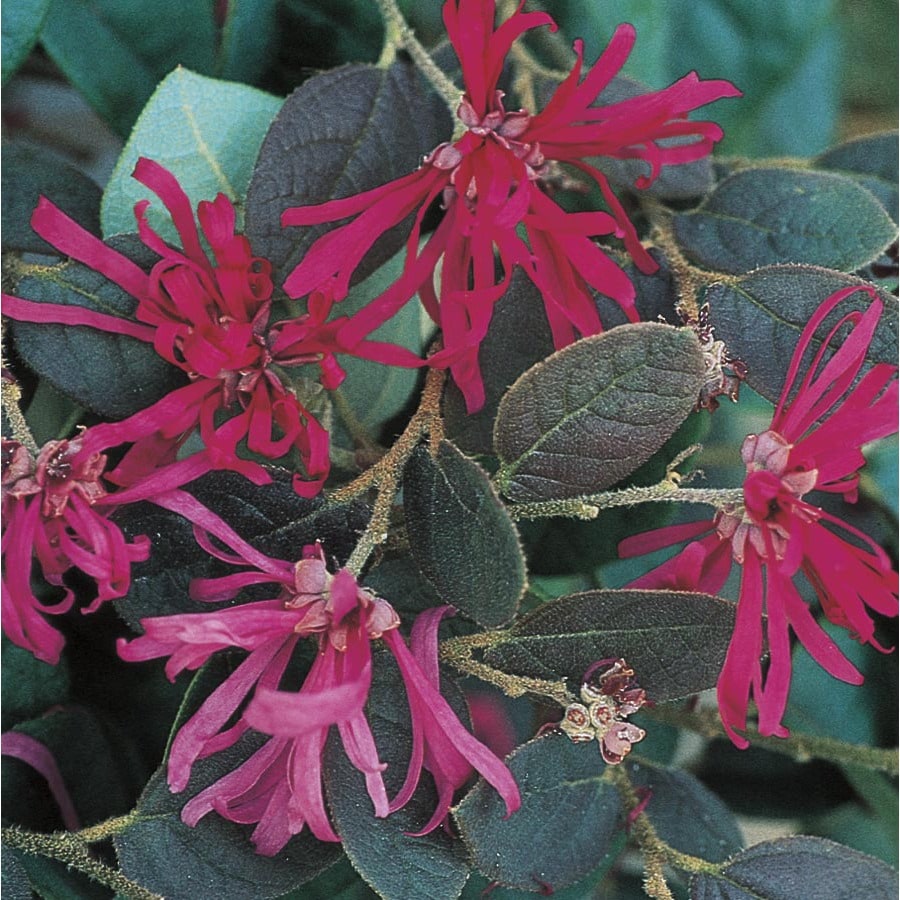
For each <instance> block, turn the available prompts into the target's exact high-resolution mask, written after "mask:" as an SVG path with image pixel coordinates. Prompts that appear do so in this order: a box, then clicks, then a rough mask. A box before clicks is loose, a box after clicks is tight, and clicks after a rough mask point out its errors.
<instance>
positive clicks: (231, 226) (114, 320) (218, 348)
mask: <svg viewBox="0 0 900 900" xmlns="http://www.w3.org/2000/svg"><path fill="white" fill-rule="evenodd" d="M134 177H135V178H136V179H137V180H138V181H140V182H141V183H142V184H145V185H147V187H149V188H150V189H151V190H153V191H154V192H155V193H156V194H157V195H158V196H159V197H160V199H161V200H162V201H163V204H164V205H165V207H166V209H167V210H168V211H169V213H170V215H171V217H172V221H173V223H174V225H175V227H176V229H177V230H178V234H179V236H180V238H181V244H182V246H181V248H180V249H178V248H174V247H170V246H169V245H168V244H166V243H165V242H164V241H163V240H162V239H161V238H160V237H159V235H157V234H156V233H155V232H154V231H153V229H152V228H151V227H150V225H149V224H148V223H147V217H146V213H147V207H148V206H149V204H150V201H149V200H142V201H141V202H140V203H137V204H136V205H135V217H136V219H137V225H138V231H139V233H140V237H141V240H142V241H143V242H144V244H146V246H147V247H149V248H150V249H151V250H153V251H154V252H156V253H157V254H159V256H160V260H159V262H157V263H156V264H155V265H154V266H153V268H152V269H151V271H150V272H149V274H148V273H146V272H144V271H143V269H141V268H139V267H138V266H137V265H136V264H135V263H133V262H132V261H131V260H129V259H128V258H126V257H125V256H123V255H121V254H120V253H118V252H116V251H115V250H113V249H112V248H110V247H108V246H107V245H106V244H104V243H103V242H102V241H100V240H99V239H97V238H96V237H94V236H93V235H92V234H90V233H89V232H87V231H85V230H84V229H83V228H81V226H80V225H78V224H77V223H76V222H74V221H72V220H71V219H70V218H69V217H68V216H67V215H66V214H65V213H63V212H62V211H61V210H60V209H59V208H58V207H56V206H54V205H53V204H52V203H51V202H50V201H49V200H47V199H45V198H41V201H40V203H39V204H38V207H37V209H36V210H35V212H34V215H33V216H32V227H33V228H34V230H35V231H36V232H37V233H38V234H39V235H41V237H43V238H44V239H45V240H47V241H48V242H49V243H51V244H52V245H53V246H55V247H56V248H57V249H59V250H60V251H61V252H63V253H67V254H69V255H70V256H71V257H72V258H74V259H76V260H78V261H79V262H82V263H84V264H85V265H87V266H90V267H91V268H93V269H95V270H96V271H98V272H100V273H101V274H102V275H104V276H105V277H106V278H108V279H110V280H111V281H113V282H115V283H116V284H117V285H119V287H121V288H122V289H123V290H125V291H127V292H128V293H129V294H131V295H132V296H133V297H134V298H135V299H136V300H137V301H138V304H137V309H136V311H135V316H136V318H137V320H138V321H137V322H135V321H133V320H130V319H124V318H120V317H116V316H111V315H106V314H104V313H99V312H94V311H92V310H88V309H85V308H83V307H79V306H62V305H56V304H50V303H35V302H32V301H28V300H24V299H21V298H17V297H6V296H4V301H5V304H4V314H5V315H8V316H10V317H11V318H13V319H19V320H22V321H30V322H54V323H59V324H68V325H86V326H89V327H92V328H97V329H99V330H102V331H108V332H112V333H115V334H123V335H127V336H129V337H133V338H136V339H138V340H142V341H146V342H148V343H152V344H153V346H154V348H155V349H156V351H157V352H158V353H159V355H160V356H162V357H163V358H164V359H166V360H168V361H169V362H170V363H171V364H172V365H174V366H177V367H178V368H180V369H181V370H183V371H184V372H185V373H186V374H187V375H188V377H189V378H190V383H189V384H188V385H186V386H184V387H182V388H178V389H177V390H175V391H173V392H171V393H170V394H168V395H167V396H165V397H163V398H162V399H161V400H159V401H158V402H157V403H155V404H153V405H152V406H151V407H149V408H148V409H145V410H142V411H140V412H138V413H136V414H134V415H132V416H130V417H129V418H127V419H125V420H124V421H121V422H116V423H114V424H106V425H101V426H98V427H96V428H93V429H92V430H91V438H90V445H89V446H88V445H86V446H85V452H86V453H87V454H90V453H96V452H99V451H102V450H104V449H106V448H108V447H112V446H115V445H117V444H121V443H125V442H133V443H136V444H137V445H138V451H137V452H138V454H139V455H141V456H146V455H147V445H146V444H142V442H144V441H146V440H147V439H153V440H152V443H153V449H152V452H153V453H157V452H159V450H160V443H159V438H160V437H161V438H163V439H164V440H165V441H167V442H169V443H170V444H172V445H173V446H175V447H177V446H178V445H180V444H181V443H182V442H183V441H184V440H185V439H186V437H187V436H188V434H189V433H190V432H191V431H192V430H193V429H194V428H195V427H196V426H198V425H199V426H200V434H201V437H202V438H203V441H204V444H205V447H206V449H205V451H204V460H205V462H206V469H207V470H209V469H211V468H231V469H236V470H237V471H241V472H243V473H244V474H246V475H248V477H252V478H254V479H255V480H257V481H259V480H265V478H266V476H265V473H264V470H263V469H262V468H261V467H260V466H259V465H257V464H255V463H250V462H248V461H246V460H241V459H240V458H239V457H238V456H237V451H236V447H237V444H238V443H239V442H240V441H242V440H244V439H246V440H247V446H248V447H249V449H250V450H251V451H253V452H255V453H258V454H261V455H262V456H266V457H269V458H278V457H281V456H284V455H285V454H286V453H287V452H288V451H289V450H290V449H291V448H292V447H293V448H295V449H296V450H297V451H299V455H300V458H301V460H302V461H303V465H304V467H305V469H306V479H305V480H304V479H301V478H300V477H299V476H298V477H297V478H296V479H295V485H294V486H295V489H296V490H297V492H298V493H299V494H302V495H303V496H313V495H314V494H316V493H317V492H318V490H319V488H320V487H321V485H322V483H323V482H324V480H325V477H326V476H327V474H328V469H329V459H328V433H327V432H326V431H325V429H324V428H322V426H321V425H319V423H318V422H317V421H316V420H315V418H313V416H312V415H311V414H310V413H309V411H308V410H306V409H305V408H304V407H303V406H302V405H301V404H300V402H299V401H298V400H297V398H296V397H295V395H294V394H293V393H292V392H291V390H289V389H288V388H287V387H286V386H285V385H284V383H283V382H282V380H281V378H280V376H279V375H278V373H277V367H278V366H296V365H300V364H303V363H318V364H319V365H320V367H321V371H322V381H323V384H324V385H325V386H326V387H329V388H333V387H336V386H337V384H339V383H340V381H341V379H342V378H343V371H342V370H341V369H340V367H339V366H338V365H337V363H336V361H335V358H334V348H335V346H336V345H335V341H334V337H333V335H334V332H335V330H336V328H337V327H339V323H331V324H326V319H327V318H328V314H329V312H330V308H331V307H330V304H327V303H326V304H323V303H319V304H311V305H310V311H309V313H308V314H307V315H304V316H301V317H299V318H296V319H292V320H286V321H284V322H279V323H277V324H274V325H270V323H269V316H270V312H271V306H272V288H273V286H272V279H271V268H272V267H271V264H270V263H269V262H268V260H265V259H261V258H259V257H256V256H254V255H253V253H252V250H251V247H250V243H249V241H248V240H247V238H245V237H244V236H242V235H239V234H237V233H235V225H236V215H235V210H234V207H233V205H232V203H231V201H230V200H228V198H227V197H225V195H224V194H219V195H218V197H217V198H216V199H215V200H214V201H213V202H207V201H201V202H200V204H199V205H198V207H197V218H198V220H199V222H200V226H201V229H202V232H203V237H204V238H205V240H206V243H207V244H208V245H209V247H210V248H211V250H212V254H213V259H214V261H213V262H211V261H210V260H209V258H208V257H207V255H206V253H205V252H204V250H203V245H202V243H201V237H200V232H199V231H198V229H197V224H196V222H195V220H194V214H193V211H192V208H191V204H190V201H189V199H188V197H187V195H186V194H185V193H184V191H183V190H182V189H181V187H180V185H179V184H178V182H177V181H176V180H175V177H174V176H173V175H172V174H171V173H170V172H168V171H167V170H166V169H164V168H163V167H162V166H160V165H159V164H157V163H155V162H153V161H151V160H148V159H143V158H142V159H140V160H138V163H137V166H136V167H135V171H134ZM374 346H375V350H374V351H373V350H372V348H371V347H366V348H362V352H363V353H366V352H369V353H370V354H371V353H373V352H374V357H375V358H379V353H378V350H377V348H378V346H379V345H374ZM222 410H227V411H229V412H230V413H232V417H231V418H230V419H228V420H227V421H225V422H224V424H216V423H217V419H216V417H217V415H218V414H219V413H220V412H221V411H222ZM198 474H199V473H198Z"/></svg>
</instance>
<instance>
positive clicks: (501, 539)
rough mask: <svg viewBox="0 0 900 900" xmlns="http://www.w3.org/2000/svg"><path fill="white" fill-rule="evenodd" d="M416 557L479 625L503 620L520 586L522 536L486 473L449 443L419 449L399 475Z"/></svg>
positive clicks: (446, 597) (446, 598)
mask: <svg viewBox="0 0 900 900" xmlns="http://www.w3.org/2000/svg"><path fill="white" fill-rule="evenodd" d="M403 497H404V503H403V506H404V510H405V512H406V533H407V535H408V536H409V546H410V550H411V551H412V555H413V558H414V559H415V561H416V563H417V564H418V566H419V569H420V570H421V571H422V574H423V575H424V576H425V577H426V578H427V579H428V580H429V581H430V582H431V584H432V585H433V587H434V589H435V591H436V592H437V594H438V596H439V597H440V598H441V600H442V601H443V602H444V603H450V604H452V605H453V606H455V607H456V608H457V609H459V610H460V611H461V612H463V613H465V614H466V615H467V616H469V617H470V618H472V619H474V620H475V621H476V622H479V623H480V624H482V625H488V626H492V625H502V624H503V623H504V622H507V621H509V619H511V618H512V617H513V615H515V612H516V608H517V607H518V604H519V600H520V599H521V597H522V594H523V593H524V592H525V586H526V581H525V557H524V556H523V554H522V548H521V546H520V545H519V535H518V532H517V531H516V527H515V525H513V522H512V519H511V518H510V517H509V513H508V512H507V511H506V507H504V505H503V504H502V503H501V502H500V498H499V497H498V496H497V494H496V493H495V491H494V488H493V487H492V485H491V482H490V479H489V478H488V476H487V473H486V472H485V471H484V470H483V469H482V468H481V467H480V466H479V465H478V464H477V463H475V462H473V461H472V460H470V459H467V458H466V457H465V456H463V455H462V453H460V452H459V450H457V449H456V447H454V446H453V445H452V444H450V443H448V442H447V441H443V442H442V443H441V445H440V447H439V448H438V453H437V456H436V457H433V456H432V455H431V453H430V452H429V451H428V450H426V449H425V448H424V447H417V448H416V450H415V452H414V453H413V455H412V456H411V457H410V460H409V462H408V463H407V466H406V470H405V472H404V474H403Z"/></svg>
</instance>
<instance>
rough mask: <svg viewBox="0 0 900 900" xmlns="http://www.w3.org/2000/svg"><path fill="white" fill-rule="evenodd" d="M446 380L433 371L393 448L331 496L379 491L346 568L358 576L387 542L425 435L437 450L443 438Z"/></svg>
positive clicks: (342, 498)
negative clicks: (399, 494) (399, 495)
mask: <svg viewBox="0 0 900 900" xmlns="http://www.w3.org/2000/svg"><path fill="white" fill-rule="evenodd" d="M444 378H445V372H444V370H443V369H429V371H428V374H427V375H426V376H425V388H424V389H423V391H422V397H421V399H420V401H419V408H418V409H417V410H416V412H415V414H414V415H413V417H412V418H411V419H410V420H409V424H408V425H407V426H406V429H405V430H404V432H403V434H401V435H400V437H399V438H398V439H397V441H396V442H395V443H394V445H393V447H391V449H390V450H388V452H387V453H386V454H385V455H384V456H383V457H382V458H381V459H380V460H378V462H376V463H375V465H373V466H372V468H370V469H368V470H367V471H365V472H363V474H362V475H360V476H359V478H357V479H356V480H355V481H353V482H351V483H350V484H348V485H346V486H345V487H343V488H340V489H338V490H337V491H335V492H334V493H333V494H332V495H331V499H332V500H335V501H336V502H339V503H340V502H343V501H346V500H350V499H352V498H353V497H358V496H359V495H360V494H363V493H365V492H366V491H368V490H369V489H370V488H373V487H374V488H376V489H377V491H378V494H377V496H376V498H375V505H374V507H373V509H372V518H371V519H370V520H369V524H368V525H367V526H366V530H365V531H364V532H363V535H362V537H361V538H360V539H359V542H358V543H357V545H356V547H355V548H354V550H353V553H352V554H350V558H349V559H348V560H347V566H346V567H347V568H348V569H349V570H350V571H351V572H353V573H354V574H355V575H358V574H359V573H360V572H361V571H362V569H363V567H364V566H365V564H366V562H367V561H368V559H369V556H370V555H371V554H372V551H373V550H374V549H375V548H376V547H377V546H379V545H380V544H383V543H384V542H385V541H386V540H387V537H388V530H389V526H390V518H391V508H392V506H393V502H394V497H395V496H396V494H397V490H398V489H399V487H400V482H401V480H402V479H403V469H404V467H405V466H406V462H407V460H408V459H409V458H410V456H411V455H412V452H413V450H415V449H416V447H417V446H418V445H419V442H420V441H421V440H422V438H423V437H424V436H425V435H429V436H430V440H431V444H432V447H434V448H436V447H437V445H439V444H440V441H441V440H442V439H443V436H444V428H443V422H442V421H441V416H440V405H441V393H442V391H443V389H444Z"/></svg>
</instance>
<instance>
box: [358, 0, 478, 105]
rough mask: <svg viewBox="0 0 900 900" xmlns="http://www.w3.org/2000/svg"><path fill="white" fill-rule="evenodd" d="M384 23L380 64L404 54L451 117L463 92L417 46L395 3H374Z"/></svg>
mask: <svg viewBox="0 0 900 900" xmlns="http://www.w3.org/2000/svg"><path fill="white" fill-rule="evenodd" d="M376 3H377V4H378V8H379V10H380V11H381V17H382V19H384V31H385V42H384V51H383V52H382V54H381V60H380V63H381V64H386V63H388V62H390V61H391V60H393V57H394V54H395V53H396V51H397V50H405V51H406V52H407V53H408V54H409V55H410V56H411V57H412V60H413V62H414V63H415V64H416V66H417V68H418V69H419V71H420V72H421V73H422V74H423V75H424V76H425V78H426V79H427V80H428V83H429V84H430V85H431V86H432V87H433V88H434V89H435V91H437V93H438V94H440V95H441V97H443V99H444V102H445V103H446V104H447V108H448V109H449V110H450V114H451V115H453V116H455V115H456V110H457V108H458V107H459V101H460V99H461V98H462V94H463V92H462V91H461V90H460V89H459V88H458V87H457V86H456V85H455V84H454V83H453V82H452V81H451V80H450V79H449V78H448V77H447V75H446V74H445V73H444V72H443V71H442V70H441V69H440V68H439V67H438V66H437V65H436V64H435V62H434V60H433V59H432V58H431V55H430V54H429V53H428V51H427V50H426V49H425V48H424V47H423V46H422V44H421V43H420V42H419V39H418V38H417V37H416V35H415V32H413V30H412V29H411V28H410V27H409V25H408V24H407V23H406V19H405V18H403V13H402V12H401V11H400V7H398V6H397V3H396V0H376Z"/></svg>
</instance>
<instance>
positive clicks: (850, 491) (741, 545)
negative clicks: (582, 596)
mask: <svg viewBox="0 0 900 900" xmlns="http://www.w3.org/2000/svg"><path fill="white" fill-rule="evenodd" d="M859 290H863V291H866V292H867V293H869V294H870V295H871V297H872V303H871V304H870V305H869V307H868V309H866V311H865V312H862V313H860V312H851V313H849V314H847V315H846V316H844V317H843V318H842V319H841V321H840V322H839V323H838V324H837V325H836V326H835V327H834V328H833V329H832V331H831V333H830V334H829V336H828V340H827V341H825V342H824V343H823V344H822V348H821V349H820V350H819V351H818V353H817V355H816V357H815V359H814V360H813V362H812V364H811V365H810V367H809V369H808V370H807V371H806V373H805V375H804V376H803V378H802V379H800V378H799V375H800V369H801V364H802V360H803V357H804V354H805V353H806V351H807V350H808V348H809V346H810V343H811V341H812V339H813V335H814V334H815V331H816V328H818V327H819V325H821V323H822V322H823V321H824V320H825V318H826V317H827V316H828V314H829V313H831V312H832V311H833V310H834V309H835V307H837V306H838V304H840V303H841V302H842V301H843V300H845V299H846V298H847V297H848V296H850V295H851V294H853V293H855V292H856V291H859ZM881 312H882V303H881V301H880V300H878V298H877V295H876V294H875V292H874V291H873V290H871V289H870V288H855V287H854V288H846V289H844V290H841V291H838V292H837V293H835V294H833V295H832V296H831V297H829V298H828V299H827V300H826V301H825V302H824V303H823V304H822V306H821V307H820V309H819V310H818V311H817V312H816V314H815V315H814V316H813V317H812V319H811V320H810V321H809V323H808V324H807V326H806V327H805V328H804V330H803V333H802V334H801V336H800V342H799V344H798V345H797V349H796V350H795V352H794V356H793V358H792V360H791V364H790V367H789V369H788V374H787V378H786V380H785V385H784V388H783V390H782V394H781V398H780V399H779V401H778V405H777V408H776V410H775V415H774V417H773V419H772V424H771V425H770V427H769V429H768V430H767V431H764V432H763V433H762V434H758V435H755V434H752V435H750V436H749V437H747V439H746V440H745V441H744V444H743V447H742V449H741V456H742V458H743V460H744V463H745V465H746V466H747V477H746V478H745V480H744V502H743V503H742V504H739V505H733V506H729V507H726V508H724V509H720V510H719V511H718V512H717V513H716V515H715V517H714V518H713V519H712V520H709V521H704V522H696V523H691V524H687V525H675V526H671V527H668V528H661V529H658V530H657V531H653V532H648V533H646V534H641V535H637V536H635V537H632V538H628V539H626V540H625V541H623V542H622V543H621V544H620V545H619V554H620V555H621V556H633V555H636V554H639V553H647V552H650V551H652V550H657V549H660V548H661V547H666V546H670V545H672V544H676V543H680V542H682V541H685V540H689V539H694V538H699V537H700V536H701V535H703V534H704V533H706V536H705V537H702V538H700V540H693V541H692V543H690V544H688V546H687V547H685V548H684V550H682V551H681V552H680V553H679V554H678V555H676V556H675V557H673V558H672V559H671V560H669V561H668V562H666V563H664V564H663V565H661V566H659V567H658V568H656V569H654V570H653V571H652V572H650V573H648V574H647V575H644V576H643V577H641V578H639V579H637V580H636V581H634V582H633V583H632V585H631V586H632V587H671V588H676V589H682V590H701V591H708V592H710V593H717V592H718V591H719V590H720V589H721V588H722V586H723V585H724V583H725V580H726V579H727V577H728V574H729V572H730V570H731V566H732V563H733V562H734V563H737V564H738V565H740V566H741V567H742V576H741V586H740V599H739V601H738V608H737V620H736V622H735V630H734V634H733V636H732V638H731V643H730V645H729V648H728V653H727V656H726V659H725V665H724V666H723V668H722V672H721V674H720V676H719V681H718V700H719V712H720V715H721V717H722V722H723V723H724V725H725V728H726V730H727V731H728V734H729V736H730V737H731V740H732V741H733V742H734V743H735V744H736V745H737V746H738V747H742V748H743V747H746V746H747V745H748V741H747V740H746V738H744V737H743V736H742V735H740V734H738V733H737V732H736V730H735V729H743V728H745V727H746V719H747V705H748V702H749V701H750V699H751V697H752V699H753V700H754V702H755V703H756V707H757V710H758V713H759V722H758V728H759V732H760V734H763V735H777V736H779V737H784V736H786V735H787V729H785V727H784V726H783V725H782V724H781V719H782V716H783V714H784V710H785V707H786V705H787V698H788V691H789V688H790V680H791V648H790V632H791V631H793V632H794V634H795V635H796V636H797V638H798V639H799V641H800V643H801V644H803V646H804V647H805V648H806V649H807V650H808V651H809V653H810V654H811V655H812V656H813V658H814V659H815V660H816V662H817V663H819V665H821V666H822V667H823V668H824V669H825V670H826V671H827V672H829V673H830V674H831V675H833V676H834V677H835V678H839V679H840V680H842V681H846V682H848V683H850V684H860V683H861V682H862V680H863V678H862V675H860V673H859V672H858V671H857V670H856V668H855V667H854V666H853V665H852V664H851V663H850V662H849V660H847V659H846V657H845V656H844V655H843V654H842V653H841V651H840V650H839V649H838V647H837V646H836V645H835V644H834V642H833V641H832V640H831V639H830V638H829V637H828V635H827V634H826V633H825V632H824V631H823V630H822V628H821V627H820V626H819V625H818V624H817V622H816V620H815V618H814V617H813V614H812V612H811V611H810V609H809V607H808V606H807V604H806V602H805V601H804V600H803V599H802V597H801V595H800V592H799V591H798V589H797V586H796V584H795V578H796V577H798V576H803V578H805V579H806V581H807V582H808V583H809V585H811V587H812V588H813V590H814V591H815V593H816V595H817V596H818V598H819V602H820V604H821V606H822V610H823V612H824V613H825V616H826V617H827V618H828V620H829V621H831V622H833V623H834V624H836V625H839V626H841V627H843V628H846V629H847V630H848V631H850V632H851V634H852V635H853V636H854V637H855V638H856V639H857V640H859V641H861V642H863V643H868V644H872V645H874V646H875V647H879V645H878V643H877V642H876V640H875V637H874V630H875V624H874V622H873V620H872V618H871V616H870V614H869V611H868V610H869V609H871V610H874V611H875V612H877V613H880V614H882V615H885V616H896V615H897V573H896V572H895V571H894V570H893V569H892V567H891V563H890V560H889V559H888V557H887V555H886V554H885V552H884V551H883V550H882V549H881V548H880V547H878V546H877V545H876V544H875V543H874V542H873V541H872V540H871V539H870V538H869V537H867V536H866V535H864V534H862V533H861V532H860V531H858V530H857V529H855V528H853V527H852V526H851V525H848V524H847V523H846V522H844V521H842V520H841V519H839V518H837V517H835V516H833V515H831V514H830V513H828V512H826V511H825V510H824V509H821V508H820V507H818V506H813V505H812V504H811V503H809V502H807V501H806V500H805V499H804V497H805V496H806V494H808V493H809V492H810V491H813V490H819V491H828V492H830V493H839V494H843V496H844V499H845V500H848V501H850V502H853V501H855V500H856V492H857V485H858V482H859V475H858V470H859V469H860V468H861V467H862V466H863V465H864V463H865V459H864V457H863V455H862V452H861V447H862V446H863V445H864V444H866V443H868V442H869V441H873V440H876V439H877V438H881V437H885V436H887V435H890V434H893V433H894V432H896V431H897V399H898V388H897V379H896V375H897V367H896V366H892V365H888V364H887V363H881V364H879V365H876V366H874V367H872V368H871V369H870V370H869V371H868V372H867V373H866V374H865V375H863V376H862V378H859V380H858V381H857V377H858V376H859V373H860V370H861V368H862V366H863V363H864V361H865V355H866V351H867V350H868V348H869V344H870V343H871V341H872V335H873V333H874V331H875V326H876V325H877V323H878V320H879V318H880V316H881ZM848 323H850V324H851V325H852V329H851V330H850V332H849V334H847V336H846V337H845V339H844V341H843V343H842V344H841V346H840V348H839V349H837V350H836V351H835V352H834V353H833V354H832V356H831V358H830V359H828V360H827V362H825V361H824V356H825V348H826V347H827V346H828V344H829V343H831V341H832V339H833V338H834V337H835V336H836V335H837V333H838V332H839V331H840V330H841V328H842V327H843V326H845V325H846V324H848ZM854 382H856V383H854ZM764 615H765V616H766V617H767V618H766V635H765V646H766V649H767V651H768V656H769V665H768V670H767V671H766V673H765V674H763V669H762V666H761V663H760V657H761V656H762V654H763V650H764V641H763V631H762V621H763V616H764ZM879 649H882V648H880V647H879Z"/></svg>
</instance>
